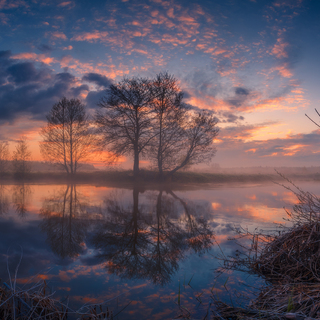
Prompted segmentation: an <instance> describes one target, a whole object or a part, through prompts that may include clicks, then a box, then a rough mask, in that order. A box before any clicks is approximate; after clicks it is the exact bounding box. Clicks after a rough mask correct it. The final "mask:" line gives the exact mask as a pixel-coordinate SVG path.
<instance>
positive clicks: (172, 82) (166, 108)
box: [148, 73, 187, 180]
mask: <svg viewBox="0 0 320 320" xmlns="http://www.w3.org/2000/svg"><path fill="white" fill-rule="evenodd" d="M150 90H151V95H152V97H153V100H152V109H153V112H154V115H153V116H154V121H153V123H154V124H153V130H154V132H155V134H154V135H155V139H154V140H153V141H152V143H151V147H150V150H149V151H150V152H149V154H148V156H149V158H150V159H151V160H152V162H154V163H155V164H156V166H157V167H158V170H159V176H160V179H161V180H162V179H163V176H164V171H168V170H172V169H173V168H174V167H175V166H176V163H177V162H178V161H179V158H180V157H181V155H180V154H179V152H180V151H181V149H182V147H183V146H184V144H183V139H184V137H185V135H184V133H185V132H184V124H185V120H186V112H187V108H186V105H185V104H183V103H182V98H183V94H182V92H181V90H180V88H179V86H178V84H177V80H176V79H175V78H174V77H173V76H171V75H169V74H168V73H159V74H158V75H157V76H156V78H155V80H154V81H152V82H151V83H150Z"/></svg>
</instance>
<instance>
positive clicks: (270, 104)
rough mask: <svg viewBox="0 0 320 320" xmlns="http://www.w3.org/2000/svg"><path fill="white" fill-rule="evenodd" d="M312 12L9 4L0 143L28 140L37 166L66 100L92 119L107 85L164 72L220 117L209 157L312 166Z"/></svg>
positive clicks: (260, 5)
mask: <svg viewBox="0 0 320 320" xmlns="http://www.w3.org/2000/svg"><path fill="white" fill-rule="evenodd" d="M319 6H320V5H319V3H318V2H317V1H312V2H307V1H306V0H302V1H301V0H290V1H289V0H285V1H281V2H274V1H271V0H270V1H266V2H259V1H249V0H248V1H240V0H237V1H233V2H231V1H227V2H225V1H222V0H218V1H209V0H200V1H194V0H192V1H188V2H185V1H182V0H170V1H158V0H157V1H156V0H144V1H141V0H128V1H124V0H122V1H120V0H119V1H112V2H108V3H105V2H101V1H92V2H91V4H90V7H88V6H87V5H86V4H85V3H82V2H78V1H60V2H58V3H56V2H54V1H51V0H50V1H41V0H40V2H37V3H35V2H34V1H29V0H26V1H17V0H12V1H9V0H4V1H2V2H1V4H0V16H1V22H0V23H1V28H2V33H1V34H2V37H1V40H0V42H1V51H0V125H1V131H0V140H7V141H9V143H10V150H12V149H13V147H14V142H15V141H17V139H18V138H19V137H20V136H25V137H27V139H28V141H29V144H30V150H31V151H32V159H34V160H39V161H41V160H42V158H41V155H40V152H39V145H38V143H39V141H40V137H39V131H40V128H41V127H43V125H44V123H45V121H46V118H45V116H46V114H47V113H48V112H49V110H50V109H51V107H52V106H53V104H54V103H56V102H57V101H59V99H61V98H62V97H63V96H65V97H67V98H79V99H81V100H82V101H83V102H84V103H85V104H86V105H87V109H88V113H89V114H90V116H93V115H94V114H95V112H96V110H98V109H99V107H98V106H97V103H98V102H99V100H100V99H101V98H102V97H103V96H104V95H105V90H106V89H107V88H108V87H109V86H110V84H112V83H115V82H118V81H121V80H122V79H123V78H124V77H127V78H131V77H135V76H141V77H149V78H151V77H154V76H155V75H156V74H158V73H159V72H164V71H167V72H168V73H170V74H173V75H174V76H175V77H176V78H177V80H178V81H179V85H180V87H181V89H182V91H183V93H184V101H185V102H186V103H187V104H188V105H189V107H190V108H193V109H194V110H195V111H197V110H208V111H210V112H211V113H213V114H214V116H215V117H216V118H217V119H218V121H219V123H218V126H219V128H220V133H219V136H218V139H216V140H215V141H214V142H215V143H216V145H217V153H216V156H215V160H214V162H217V163H220V164H221V165H223V166H240V165H242V163H243V166H249V165H252V164H253V163H254V164H256V165H258V164H261V165H265V164H266V163H267V164H268V165H269V166H275V165H279V164H280V163H281V161H282V158H283V156H285V165H287V166H304V165H308V166H309V165H318V164H319V161H318V157H317V155H318V152H317V151H316V150H320V139H319V138H320V137H319V133H318V131H316V129H317V128H316V126H315V125H314V124H313V123H312V122H310V120H309V119H307V118H306V117H305V114H308V115H309V116H310V117H311V118H312V119H314V120H315V121H318V119H319V120H320V118H319V117H318V115H317V114H316V113H315V112H314V108H317V107H318V105H319V101H320V97H319V91H318V88H319V85H320V83H319V76H318V73H317V71H316V70H318V69H319V61H318V52H319V49H320V48H319V47H320V43H319V39H318V38H317V35H318V34H320V26H319V23H318V21H319V12H320V7H319ZM289 131H290V133H288V132H289ZM230 148H231V149H230ZM276 148H277V149H276ZM231 154H232V156H230V155H231ZM101 157H102V155H101V154H100V155H99V156H97V154H93V155H92V157H91V159H90V162H91V163H92V164H94V165H98V166H101V165H102V164H103V163H104V162H103V161H102V160H101V159H102V158H101ZM266 158H268V162H266ZM131 160H132V159H129V158H123V159H121V160H120V163H123V164H125V163H126V164H127V163H128V162H130V161H131ZM142 160H143V161H147V160H146V159H142ZM145 165H146V166H147V165H148V162H145ZM120 166H121V165H120Z"/></svg>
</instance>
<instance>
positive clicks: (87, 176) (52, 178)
mask: <svg viewBox="0 0 320 320" xmlns="http://www.w3.org/2000/svg"><path fill="white" fill-rule="evenodd" d="M289 178H291V179H294V180H320V174H312V175H311V174H291V175H289ZM281 179H282V178H281V177H280V176H279V175H278V174H277V173H276V172H275V173H274V174H258V173H254V174H234V173H232V174H228V173H198V172H189V171H188V172H177V173H175V174H174V175H173V176H172V177H166V179H165V180H164V181H160V180H159V176H158V174H157V172H154V171H149V170H141V171H140V176H139V179H138V180H137V182H138V183H140V184H141V183H142V184H146V185H152V184H164V185H183V184H211V183H262V182H271V181H278V180H281ZM20 181H23V182H25V183H58V184H59V183H63V184H64V183H79V184H98V185H114V186H117V185H123V184H128V185H131V184H133V183H134V182H135V180H134V177H133V172H132V171H131V170H127V171H92V172H79V173H77V174H76V175H75V176H73V177H70V176H68V175H67V174H65V173H64V172H31V173H28V174H26V175H25V177H24V178H23V179H19V178H16V177H15V176H14V175H13V174H10V173H7V174H5V175H4V176H3V177H2V178H1V182H3V183H12V182H13V183H19V182H20Z"/></svg>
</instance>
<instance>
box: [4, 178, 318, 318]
mask: <svg viewBox="0 0 320 320" xmlns="http://www.w3.org/2000/svg"><path fill="white" fill-rule="evenodd" d="M15 187H17V186H15ZM302 188H303V189H304V190H311V191H312V192H313V193H315V194H319V189H320V188H319V186H317V185H316V184H309V185H306V184H304V185H302ZM32 189H33V190H34V191H35V192H34V195H33V199H32V200H33V201H32V206H31V204H28V206H27V209H28V211H29V213H30V214H28V215H27V216H25V218H24V219H23V220H21V219H19V215H18V213H17V212H16V211H15V207H14V205H13V206H9V210H8V212H7V214H3V215H0V265H2V266H3V265H5V263H6V256H5V255H6V251H7V249H8V247H9V246H10V245H11V244H12V243H17V244H21V245H23V248H24V256H23V260H22V264H21V267H20V269H19V277H21V278H22V280H21V281H26V279H27V277H28V275H30V274H32V275H34V274H36V273H37V272H40V273H41V274H43V273H44V270H46V269H47V268H48V267H49V266H55V267H54V269H52V271H50V275H49V278H48V280H49V281H50V282H52V283H54V286H55V288H57V287H58V288H63V287H68V288H70V289H68V290H70V291H66V292H65V294H66V295H69V296H70V297H74V298H71V300H72V299H73V300H72V301H73V302H74V303H82V302H83V301H84V299H87V300H88V299H91V298H94V299H96V300H97V301H98V300H99V299H100V300H99V301H102V300H103V299H104V298H106V297H109V298H112V297H114V296H116V295H117V294H120V293H123V292H126V290H128V289H131V288H134V289H133V291H130V292H128V293H126V294H125V295H124V296H123V301H126V302H129V301H130V300H134V301H142V302H141V306H142V307H143V308H148V306H150V303H148V302H147V300H146V299H147V297H148V301H152V302H151V304H152V307H150V308H149V309H150V310H149V309H148V310H149V311H145V312H144V311H143V310H142V309H141V310H140V309H139V311H137V314H136V318H139V316H140V318H141V315H142V316H143V317H145V315H146V314H147V313H148V315H150V316H149V317H151V316H152V317H153V315H155V314H161V312H162V311H164V310H166V308H167V306H168V305H170V304H172V303H173V301H176V300H175V299H176V295H177V284H178V281H179V280H180V283H181V284H182V283H183V279H184V277H185V278H186V279H187V280H186V281H187V282H188V280H189V279H190V278H191V276H192V274H195V276H194V280H193V281H194V285H196V286H197V288H198V289H199V290H202V289H203V288H205V289H206V290H207V288H208V287H210V288H209V289H211V288H212V286H213V285H214V274H213V271H212V269H214V268H215V267H217V266H218V261H217V260H216V259H215V258H214V256H217V255H219V254H221V252H220V249H219V247H218V246H217V245H215V244H214V245H213V246H212V247H210V250H209V253H210V254H206V253H204V254H203V255H202V256H199V255H198V254H196V253H195V252H197V246H195V247H192V245H193V244H194V243H192V241H191V242H188V241H187V240H188V238H189V239H190V238H191V239H193V238H196V239H197V235H199V233H200V234H201V232H202V233H203V232H205V231H206V230H208V229H209V230H210V231H211V232H212V233H214V235H215V240H216V241H217V243H219V246H220V247H221V249H222V250H223V252H224V253H225V254H226V255H233V254H234V253H235V251H236V250H237V249H239V246H238V245H237V244H235V243H234V242H233V241H228V238H229V237H230V236H232V235H233V232H232V228H233V226H237V225H242V226H244V227H246V226H248V227H250V228H254V227H258V228H266V227H268V226H274V225H273V223H272V222H273V221H274V220H276V219H275V218H277V219H278V220H280V219H281V217H280V216H281V215H285V212H284V210H283V206H284V205H285V206H286V207H288V208H290V207H291V206H292V202H293V201H296V200H295V198H293V197H292V195H291V194H290V193H288V190H285V189H284V188H283V187H281V186H278V185H271V184H270V185H267V186H265V185H264V186H257V185H255V186H246V185H242V186H232V187H229V186H228V187H226V186H221V187H219V188H216V189H206V190H204V189H203V190H194V191H174V192H173V193H174V195H175V196H176V197H177V198H176V199H175V198H174V196H173V195H172V194H170V193H167V192H166V191H163V192H162V193H161V192H160V191H157V190H153V191H150V190H149V191H144V192H143V193H141V192H139V193H138V206H137V204H136V207H137V208H138V213H137V219H134V214H133V212H134V206H135V204H134V197H133V192H132V190H128V189H111V188H104V187H101V188H100V187H91V186H90V187H89V186H77V187H76V190H73V195H75V193H76V197H74V196H73V200H72V203H73V204H72V206H71V209H72V214H71V220H70V214H68V212H67V208H68V210H69V209H70V203H69V202H70V201H69V202H68V199H70V191H71V189H70V187H69V191H68V193H67V196H66V204H65V210H66V211H65V220H64V221H62V220H63V219H62V218H63V214H62V212H61V208H63V205H64V195H65V191H66V190H67V186H63V187H61V186H32ZM3 190H4V193H3V195H5V196H9V200H12V198H11V197H10V193H11V190H13V189H11V186H10V187H8V186H4V189H3ZM83 194H86V195H88V196H87V197H83V196H82V195H83ZM0 196H1V194H0ZM106 198H107V199H108V200H107V201H104V200H105V199H106ZM159 198H161V201H160V199H159ZM0 199H1V197H0ZM45 199H46V200H45ZM59 199H60V200H59ZM179 199H180V200H179ZM284 199H286V201H287V202H286V203H285V201H284ZM77 202H78V204H76V203H77ZM160 202H161V208H159V207H158V209H157V204H159V203H160ZM54 203H55V204H54ZM184 206H187V212H186V209H185V207H184ZM79 208H82V209H81V210H80V209H79ZM40 209H43V210H44V211H45V210H46V209H48V210H49V209H50V210H49V211H51V213H50V214H49V212H47V213H48V215H47V216H45V215H43V214H44V211H43V212H42V214H41V215H39V213H40ZM109 209H110V210H109ZM111 209H112V210H111ZM159 209H160V210H159ZM239 209H240V210H239ZM117 210H118V211H119V210H120V213H121V214H117V212H118V211H117ZM272 212H273V213H274V214H273V215H270V213H272ZM188 214H189V215H188ZM277 215H279V217H277ZM40 218H41V220H42V222H41V225H42V224H46V223H48V224H50V223H51V227H50V228H49V229H50V232H53V231H54V230H55V228H57V232H56V235H59V234H60V235H61V225H63V230H64V232H65V233H64V235H65V236H66V235H68V232H67V231H68V228H69V227H70V224H69V225H68V223H69V222H70V221H71V230H72V231H73V232H80V234H81V236H80V237H78V236H76V235H75V234H73V233H71V235H72V237H71V240H72V241H74V242H75V244H76V246H74V247H72V246H71V247H68V246H67V240H66V238H65V241H64V242H63V244H61V241H60V244H59V245H58V247H60V249H61V248H63V249H65V250H64V251H61V250H60V249H59V250H57V252H55V251H54V249H53V248H50V246H51V245H53V244H54V242H55V241H54V239H55V237H53V238H52V243H51V242H50V241H48V242H46V241H45V240H46V238H47V233H43V232H41V230H40V229H39V220H40ZM43 219H44V220H43ZM46 219H48V220H50V219H53V220H52V221H51V222H50V223H49V222H48V220H46ZM68 219H69V220H68ZM135 220H136V221H135ZM53 221H55V222H54V223H53ZM118 222H119V224H118V225H117V223H118ZM108 223H109V224H110V225H108ZM135 223H137V227H138V229H137V230H138V233H137V236H138V237H140V239H141V240H143V241H145V243H142V244H141V245H140V242H139V241H138V242H137V244H138V245H139V247H136V250H137V252H140V254H141V256H140V258H141V260H142V264H140V266H143V268H144V270H142V271H141V272H140V273H139V272H137V274H138V278H132V279H130V278H129V277H126V276H127V275H130V274H133V273H134V272H135V271H134V270H135V269H134V268H135V267H139V266H137V265H136V266H135V265H134V262H137V261H138V262H139V261H140V260H137V259H132V260H131V262H132V263H133V264H132V265H131V267H130V268H131V269H130V268H129V269H130V270H129V271H130V272H129V271H128V273H126V272H127V270H126V268H123V269H121V268H120V269H119V268H115V270H119V272H120V273H122V275H123V280H121V281H120V280H119V277H118V276H117V273H116V272H114V273H112V274H108V273H107V271H109V272H110V273H111V271H113V269H112V268H113V266H112V267H110V268H109V269H106V268H105V265H106V264H104V263H103V264H101V257H100V258H99V257H97V254H98V253H101V254H102V255H103V254H104V253H112V254H117V253H118V251H119V242H118V240H119V238H120V234H124V235H125V237H124V240H127V242H125V241H124V240H123V239H122V240H121V241H122V243H120V244H121V246H122V245H123V246H125V245H126V247H125V250H123V252H126V254H123V255H122V256H121V255H119V256H118V257H119V259H120V258H123V259H125V258H128V254H131V253H132V250H131V249H132V248H133V245H134V241H133V240H134V238H133V236H134V235H135V232H134V231H135ZM78 224H80V228H79V229H78V230H75V229H76V228H77V226H78ZM59 228H60V229H59ZM113 228H114V229H113ZM69 230H70V229H69ZM115 230H116V231H117V232H118V233H119V234H118V235H116V238H115V241H114V242H111V246H110V242H108V241H109V240H110V239H109V240H108V241H107V246H106V247H103V246H102V247H100V248H98V247H96V246H95V243H94V242H93V241H89V240H88V239H90V240H92V239H93V238H94V237H97V232H99V233H101V235H104V236H107V237H114V236H115ZM209 235H210V234H209ZM57 238H59V237H57ZM67 238H68V237H67ZM158 239H159V241H158ZM60 240H61V238H60ZM69 240H70V238H69V239H68V241H69ZM200 240H201V237H200ZM204 240H205V239H204ZM204 240H203V239H202V241H203V242H201V241H200V245H201V246H204V248H206V247H205V241H204ZM130 241H131V242H130ZM104 244H106V242H104ZM195 244H197V242H195ZM128 245H131V247H130V246H129V247H128ZM79 246H80V247H81V248H82V250H80V251H72V254H71V255H70V254H69V253H70V252H69V251H68V250H67V249H68V248H78V247H79ZM109 248H111V249H110V250H109ZM104 249H106V250H104ZM121 249H122V247H121ZM130 250H131V251H130ZM138 250H140V251H138ZM74 252H76V254H74ZM60 253H64V259H62V255H61V254H60ZM19 257H20V256H19V252H18V251H17V250H16V252H15V253H14V254H12V257H11V260H10V261H11V265H10V266H11V267H12V268H14V267H15V263H16V262H17V260H18V258H19ZM159 257H160V258H162V259H163V260H162V261H161V260H159V259H158V260H157V258H159ZM112 259H113V258H112V257H111V258H110V259H109V260H108V261H110V260H111V261H112V262H113V263H114V266H116V265H117V264H116V262H117V260H116V259H115V260H112ZM120 262H121V260H120ZM139 263H140V262H139ZM175 265H177V266H178V268H177V269H174V268H173V269H171V271H170V268H172V267H173V266H175ZM110 266H111V264H110ZM118 266H119V264H118ZM159 266H161V268H164V269H163V270H164V271H165V272H166V273H165V272H164V273H161V272H162V270H161V272H159V271H157V269H156V268H158V270H159ZM165 268H167V269H165ZM4 269H5V268H0V277H1V278H4V279H6V278H7V276H6V272H5V270H4ZM136 270H137V269H136ZM120 273H119V275H120ZM152 274H153V275H154V278H152V277H151V278H150V276H151V275H152ZM140 276H141V277H140ZM227 277H229V280H228V283H227V286H228V285H230V287H229V288H231V285H232V290H234V289H239V290H240V289H241V283H240V282H241V281H242V279H244V277H246V275H244V274H238V273H235V274H230V275H226V276H225V277H221V279H219V281H218V282H217V283H216V284H215V288H216V290H219V292H220V293H219V296H221V298H223V297H227V294H226V293H225V289H224V287H223V284H224V283H225V281H226V279H227ZM147 279H149V280H151V281H147ZM63 281H67V282H66V283H64V282H63ZM153 281H155V282H154V283H160V282H161V281H164V283H165V286H163V287H161V286H153V284H152V282H153ZM252 281H253V282H254V280H252ZM183 290H184V289H183ZM59 292H60V291H59ZM59 294H60V293H59ZM61 295H62V296H63V293H61ZM156 295H159V296H160V297H162V298H163V299H160V300H161V301H159V298H157V297H156ZM189 295H190V296H192V295H193V292H188V291H187V290H186V291H181V297H184V298H183V299H184V300H183V301H185V303H188V307H189V306H190V308H191V309H192V308H194V309H195V308H196V306H194V301H191V299H189V298H188V296H189ZM164 297H167V298H166V299H164ZM201 298H203V296H202V297H201ZM77 299H78V300H77ZM96 300H95V301H96ZM162 300H163V301H162ZM189 300H190V302H187V301H189ZM137 305H139V306H140V304H137ZM142 307H141V308H142ZM172 308H173V307H172V305H171V310H172ZM132 310H135V309H134V308H132V309H130V308H128V312H129V311H132ZM144 310H145V309H144ZM168 310H169V309H168ZM125 315H127V313H126V314H125ZM128 315H129V313H128ZM160 318H161V317H160Z"/></svg>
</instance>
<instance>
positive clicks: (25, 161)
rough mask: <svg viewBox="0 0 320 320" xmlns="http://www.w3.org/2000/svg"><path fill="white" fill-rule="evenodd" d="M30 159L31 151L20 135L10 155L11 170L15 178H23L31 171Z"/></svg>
mask: <svg viewBox="0 0 320 320" xmlns="http://www.w3.org/2000/svg"><path fill="white" fill-rule="evenodd" d="M30 160H31V152H30V151H29V148H28V145H27V141H26V139H25V138H24V137H21V138H20V140H18V143H17V145H16V149H15V150H14V152H13V157H12V166H13V172H14V174H15V176H16V177H17V178H21V179H23V178H25V176H26V174H27V173H29V172H30V171H31V166H30Z"/></svg>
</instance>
